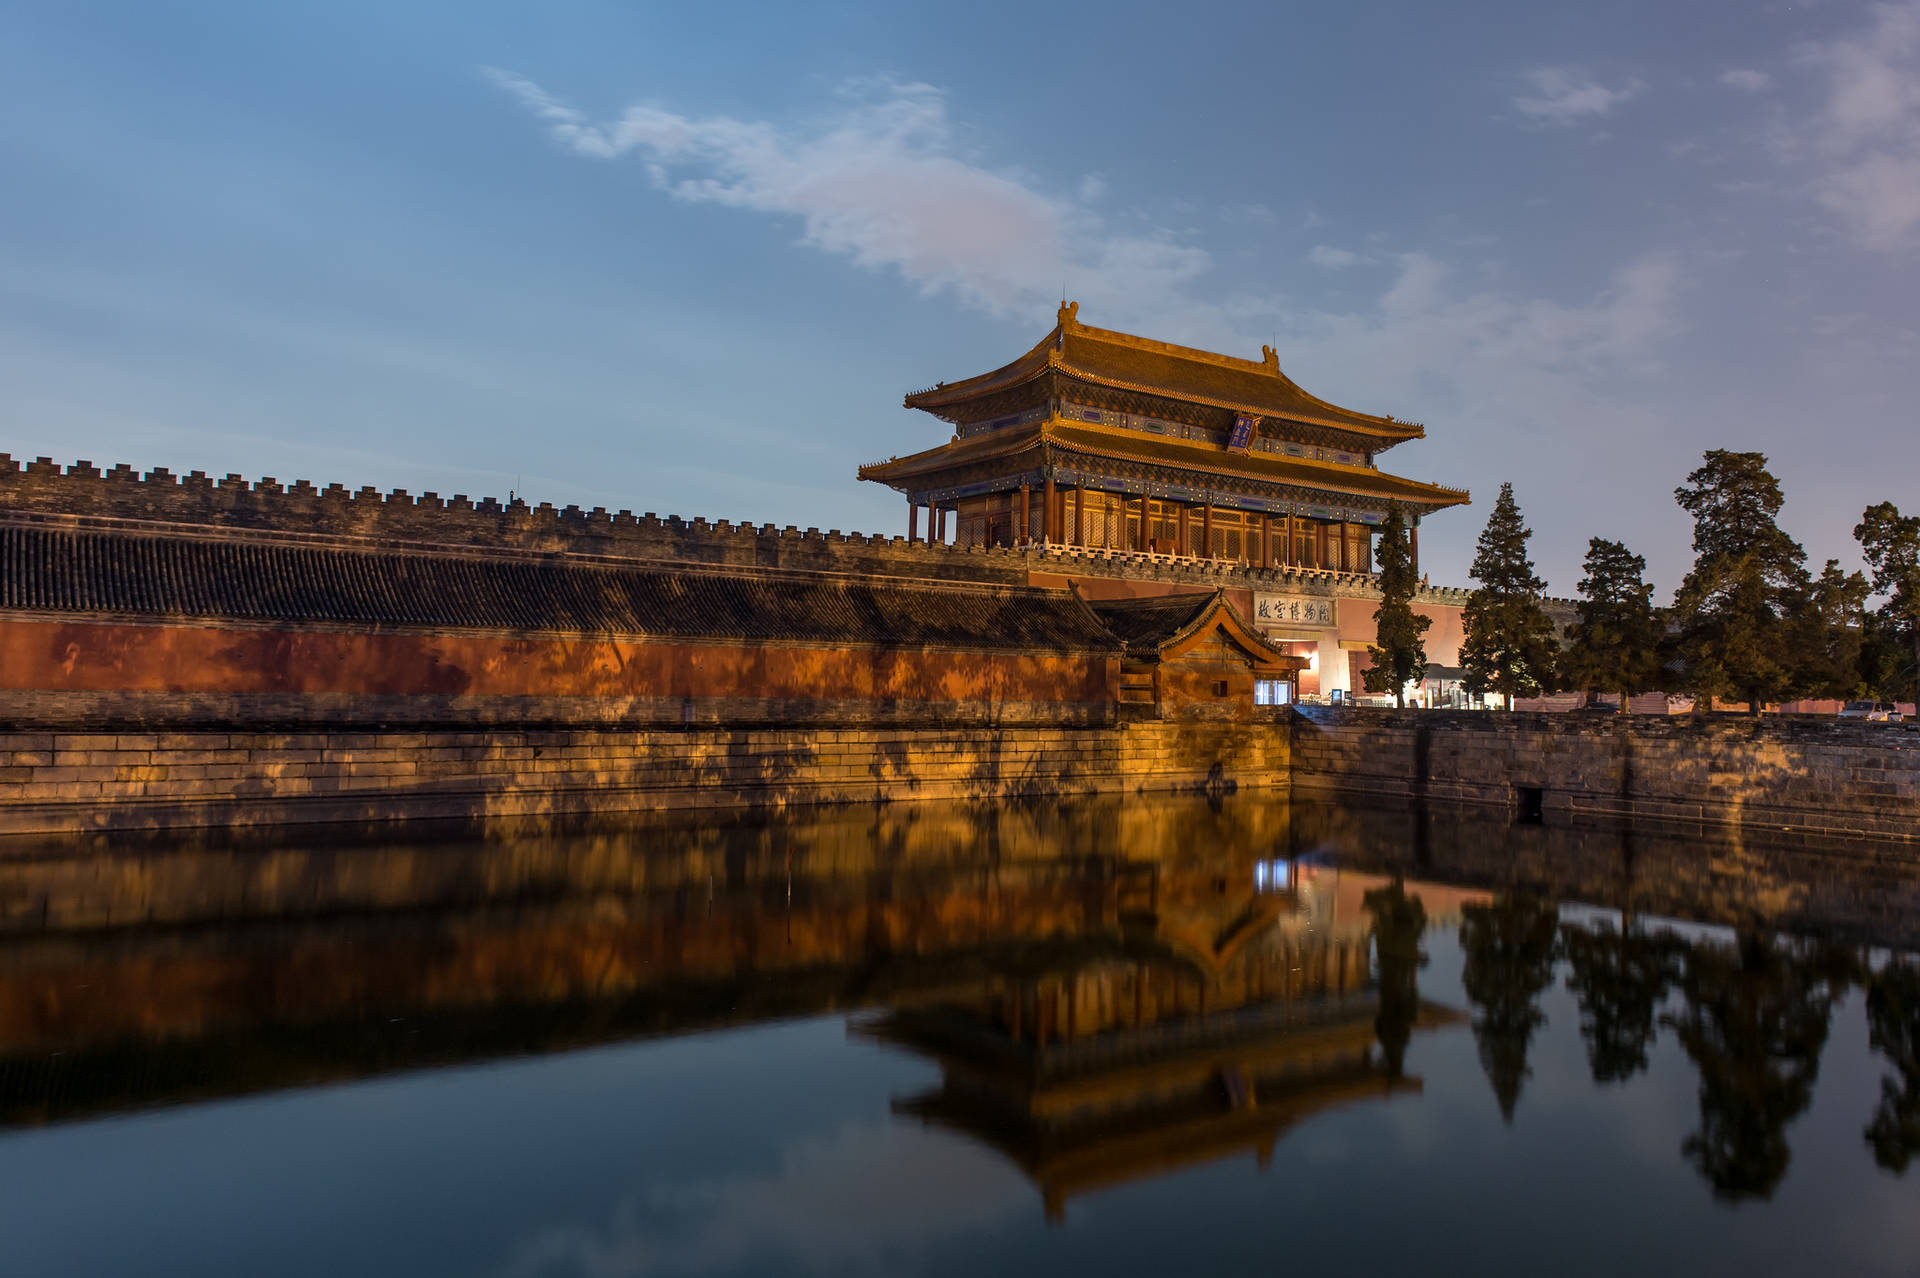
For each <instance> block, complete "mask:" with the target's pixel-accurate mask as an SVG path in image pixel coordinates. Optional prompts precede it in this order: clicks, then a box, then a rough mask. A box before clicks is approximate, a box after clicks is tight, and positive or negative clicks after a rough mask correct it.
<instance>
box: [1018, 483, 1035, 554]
mask: <svg viewBox="0 0 1920 1278" xmlns="http://www.w3.org/2000/svg"><path fill="white" fill-rule="evenodd" d="M1032 536H1033V489H1032V487H1031V486H1030V485H1027V484H1022V485H1020V531H1019V532H1018V533H1016V534H1015V535H1014V538H1013V544H1014V545H1016V546H1024V545H1026V544H1027V542H1028V541H1029V540H1030V539H1031V538H1032Z"/></svg>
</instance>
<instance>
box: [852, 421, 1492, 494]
mask: <svg viewBox="0 0 1920 1278" xmlns="http://www.w3.org/2000/svg"><path fill="white" fill-rule="evenodd" d="M1135 433H1137V432H1131V431H1127V430H1124V429H1120V428H1114V427H1103V426H1095V425H1092V424H1090V423H1080V422H1074V423H1067V422H1063V421H1062V420H1060V419H1059V418H1049V419H1048V420H1047V421H1044V422H1037V423H1034V424H1033V425H1030V426H1022V427H1018V428H1016V429H1014V430H1011V431H1009V432H1008V433H1007V434H1006V436H1005V437H1004V438H1000V437H998V436H996V435H980V436H975V437H974V438H973V439H966V440H958V441H949V442H948V443H945V444H940V445H937V446H935V447H933V448H928V449H923V450H922V451H920V452H917V453H910V454H908V455H907V456H905V457H895V458H889V459H888V460H887V461H884V462H873V463H870V464H869V465H865V466H862V467H860V469H859V472H858V475H859V478H861V479H864V480H870V481H872V482H875V483H883V484H893V483H899V482H904V481H907V480H910V479H913V478H916V477H918V476H921V475H925V474H930V473H933V472H935V471H938V470H943V469H946V468H948V467H951V466H958V465H965V464H969V463H974V462H980V461H987V460H991V459H993V458H996V457H1010V456H1015V455H1018V454H1019V453H1023V452H1028V451H1031V450H1033V449H1037V448H1039V447H1041V446H1042V445H1046V446H1049V447H1052V448H1055V449H1058V450H1059V451H1061V452H1065V453H1078V454H1081V455H1084V456H1092V457H1101V458H1104V459H1107V460H1111V461H1128V462H1135V463H1138V464H1142V465H1154V466H1166V467H1170V468H1173V469H1185V470H1194V471H1199V472H1202V473H1205V474H1211V475H1220V476H1226V477H1229V478H1234V479H1240V480H1245V481H1249V482H1254V483H1269V484H1283V485H1290V486H1293V487H1300V488H1319V489H1324V490H1326V491H1330V492H1337V493H1341V494H1343V495H1346V496H1351V497H1372V498H1376V499H1380V500H1385V501H1400V502H1403V503H1417V504H1419V505H1421V506H1423V507H1426V508H1429V509H1433V510H1442V509H1445V508H1447V507H1449V506H1466V505H1471V504H1472V498H1471V496H1470V495H1469V494H1468V493H1467V491H1466V490H1464V489H1458V488H1447V487H1445V486H1444V485H1441V484H1429V483H1426V482H1425V481H1423V480H1418V479H1408V478H1406V477H1405V476H1402V475H1394V474H1389V473H1388V472H1386V471H1381V470H1374V469H1372V468H1370V467H1365V466H1349V465H1346V464H1345V463H1342V462H1329V461H1321V460H1319V459H1317V458H1311V457H1285V458H1280V457H1273V458H1269V457H1267V456H1266V455H1265V454H1258V453H1246V454H1241V453H1226V452H1218V451H1215V450H1214V448H1213V447H1212V446H1209V445H1201V444H1194V443H1190V442H1188V441H1185V440H1177V439H1165V438H1161V437H1158V436H1155V437H1152V438H1151V439H1148V438H1142V439H1139V440H1134V439H1132V438H1130V436H1131V435H1133V434H1135ZM1130 444H1131V445H1147V444H1152V445H1157V446H1159V447H1160V448H1162V449H1171V450H1177V451H1178V453H1179V454H1184V455H1176V456H1173V457H1156V456H1153V455H1151V454H1150V453H1148V452H1147V451H1146V450H1145V449H1144V448H1143V447H1138V446H1136V447H1132V448H1129V447H1128V445H1130ZM975 445H979V446H978V447H975ZM1248 463H1251V464H1248ZM1281 467H1284V468H1286V471H1290V472H1292V473H1284V472H1283V473H1275V472H1276V471H1277V470H1278V468H1281ZM1263 472H1265V473H1263ZM1303 472H1304V473H1303ZM1383 480H1384V481H1386V483H1385V484H1383V483H1381V482H1380V481H1383ZM1389 486H1391V487H1392V488H1394V489H1397V491H1386V489H1387V488H1388V487H1389Z"/></svg>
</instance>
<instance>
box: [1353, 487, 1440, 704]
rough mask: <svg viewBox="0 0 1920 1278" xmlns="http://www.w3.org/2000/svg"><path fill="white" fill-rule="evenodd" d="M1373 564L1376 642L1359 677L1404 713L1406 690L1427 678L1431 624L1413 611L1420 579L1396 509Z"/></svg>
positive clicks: (1390, 511) (1382, 531) (1394, 507)
mask: <svg viewBox="0 0 1920 1278" xmlns="http://www.w3.org/2000/svg"><path fill="white" fill-rule="evenodd" d="M1374 563H1375V566H1376V567H1378V569H1379V571H1380V606H1379V607H1378V608H1376V609H1374V610H1373V624H1374V633H1375V638H1374V643H1373V646H1372V647H1371V648H1369V649H1367V651H1368V653H1369V654H1371V656H1372V657H1373V664H1372V665H1371V666H1370V667H1369V668H1368V669H1367V670H1366V671H1365V672H1364V673H1363V674H1362V676H1361V677H1362V679H1363V681H1364V682H1365V684H1366V688H1367V691H1368V692H1391V693H1392V694H1393V699H1394V703H1395V704H1396V705H1398V706H1400V707H1401V708H1402V709H1404V708H1405V707H1406V704H1407V685H1408V684H1409V683H1412V682H1414V681H1416V680H1418V679H1422V678H1424V677H1425V676H1426V673H1427V650H1426V647H1425V646H1424V645H1423V644H1422V643H1421V642H1420V636H1421V635H1424V634H1425V633H1426V632H1427V627H1428V626H1430V625H1432V624H1433V620H1432V619H1431V618H1429V617H1422V616H1420V615H1419V614H1417V613H1415V612H1414V610H1413V608H1412V603H1413V596H1414V592H1415V591H1417V590H1419V589H1420V577H1419V574H1418V573H1417V572H1416V571H1415V570H1414V566H1413V547H1412V546H1411V545H1410V544H1409V539H1408V537H1407V521H1406V517H1405V516H1404V515H1402V514H1401V513H1400V507H1399V506H1398V505H1397V504H1396V505H1392V506H1389V507H1387V521H1386V523H1385V524H1384V525H1382V526H1381V529H1380V545H1379V548H1378V549H1377V550H1376V552H1375V555H1374Z"/></svg>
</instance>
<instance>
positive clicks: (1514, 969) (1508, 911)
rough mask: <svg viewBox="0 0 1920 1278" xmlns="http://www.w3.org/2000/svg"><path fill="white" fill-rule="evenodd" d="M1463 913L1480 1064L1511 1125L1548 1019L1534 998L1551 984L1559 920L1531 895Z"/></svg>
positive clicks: (1466, 974) (1464, 974) (1465, 973)
mask: <svg viewBox="0 0 1920 1278" xmlns="http://www.w3.org/2000/svg"><path fill="white" fill-rule="evenodd" d="M1461 916H1462V917H1461V922H1460V948H1461V949H1462V950H1464V951H1465V952H1466V962H1465V966H1464V967H1463V968H1462V970H1461V981H1462V983H1463V984H1465V986H1466V989H1467V998H1468V1000H1469V1001H1471V1002H1472V1003H1473V1005H1474V1007H1475V1009H1476V1010H1477V1014H1476V1015H1475V1016H1474V1018H1473V1037H1474V1041H1475V1042H1476V1043H1477V1044H1479V1047H1480V1067H1481V1068H1482V1069H1484V1070H1486V1072H1487V1081H1488V1082H1490V1083H1492V1084H1493V1095H1494V1099H1496V1100H1497V1101H1499V1102H1500V1114H1501V1116H1502V1117H1503V1118H1505V1119H1506V1120H1507V1121H1508V1122H1512V1121H1513V1106H1514V1103H1515V1102H1516V1101H1518V1100H1519V1099H1520V1087H1521V1084H1522V1083H1524V1082H1525V1081H1526V1078H1527V1074H1528V1073H1529V1071H1528V1069H1527V1047H1528V1045H1529V1044H1530V1043H1531V1042H1532V1040H1533V1032H1534V1030H1536V1029H1538V1028H1539V1027H1540V1026H1541V1025H1543V1024H1545V1023H1546V1019H1547V1018H1546V1017H1545V1016H1544V1015H1543V1014H1542V1013H1541V1011H1540V1009H1539V1008H1537V1007H1535V1006H1534V1000H1535V999H1536V998H1538V997H1539V996H1540V992H1541V991H1542V990H1544V989H1546V988H1547V986H1548V985H1549V984H1551V983H1552V981H1553V956H1554V937H1555V927H1556V923H1557V921H1558V920H1557V916H1556V913H1555V911H1554V908H1553V906H1552V905H1551V904H1549V903H1548V902H1546V901H1542V900H1540V899H1539V898H1538V897H1533V896H1525V895H1519V896H1512V897H1508V898H1507V899H1506V900H1504V901H1502V902H1501V903H1500V904H1498V905H1469V906H1466V907H1464V908H1463V909H1462V911H1461Z"/></svg>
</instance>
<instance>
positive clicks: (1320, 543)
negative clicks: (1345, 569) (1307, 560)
mask: <svg viewBox="0 0 1920 1278" xmlns="http://www.w3.org/2000/svg"><path fill="white" fill-rule="evenodd" d="M1313 566H1314V567H1315V568H1325V567H1326V566H1327V521H1326V520H1324V519H1316V520H1314V521H1313Z"/></svg>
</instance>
